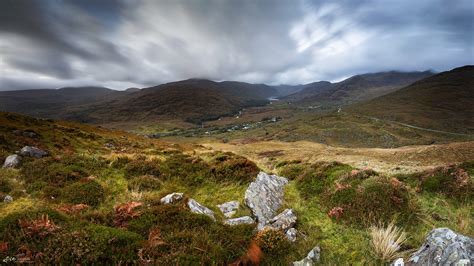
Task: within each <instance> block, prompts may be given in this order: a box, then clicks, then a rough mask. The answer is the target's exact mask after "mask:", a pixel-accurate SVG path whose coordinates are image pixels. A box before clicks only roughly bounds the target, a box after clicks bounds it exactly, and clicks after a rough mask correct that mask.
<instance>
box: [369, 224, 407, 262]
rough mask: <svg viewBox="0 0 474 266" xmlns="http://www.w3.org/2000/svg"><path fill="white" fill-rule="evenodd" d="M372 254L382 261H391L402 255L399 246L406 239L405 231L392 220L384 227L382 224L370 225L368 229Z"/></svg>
mask: <svg viewBox="0 0 474 266" xmlns="http://www.w3.org/2000/svg"><path fill="white" fill-rule="evenodd" d="M369 234H370V237H371V245H372V248H373V253H374V255H375V256H376V257H377V258H378V259H380V260H382V261H384V262H388V261H392V260H393V259H396V258H397V257H400V256H402V255H403V252H400V247H401V246H402V245H403V243H405V241H406V240H407V236H406V233H405V232H404V231H403V230H402V229H400V228H398V227H397V226H395V224H394V223H393V222H391V223H389V224H388V225H387V226H386V227H385V226H383V224H379V225H375V226H371V227H370V229H369Z"/></svg>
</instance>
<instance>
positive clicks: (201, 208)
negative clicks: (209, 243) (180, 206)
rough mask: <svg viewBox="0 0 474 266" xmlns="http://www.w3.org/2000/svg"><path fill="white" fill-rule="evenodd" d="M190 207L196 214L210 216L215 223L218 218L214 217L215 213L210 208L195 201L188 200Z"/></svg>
mask: <svg viewBox="0 0 474 266" xmlns="http://www.w3.org/2000/svg"><path fill="white" fill-rule="evenodd" d="M188 207H189V209H190V210H191V211H192V212H194V213H198V214H204V215H207V216H209V217H210V218H211V219H212V220H214V221H215V220H216V218H215V217H214V212H213V211H211V210H210V209H209V208H207V207H205V206H203V205H201V204H199V202H197V201H195V200H194V199H189V200H188Z"/></svg>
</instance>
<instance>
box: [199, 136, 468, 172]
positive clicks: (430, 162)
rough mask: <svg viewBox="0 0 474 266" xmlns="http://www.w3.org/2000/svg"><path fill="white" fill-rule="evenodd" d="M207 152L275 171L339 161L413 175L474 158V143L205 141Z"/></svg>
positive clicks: (358, 166) (359, 166)
mask: <svg viewBox="0 0 474 266" xmlns="http://www.w3.org/2000/svg"><path fill="white" fill-rule="evenodd" d="M202 145H203V146H204V147H205V148H206V149H203V150H208V149H211V150H216V151H225V152H233V153H236V154H239V155H241V156H244V157H247V158H249V159H251V160H252V161H254V162H256V163H257V164H258V165H259V166H260V167H261V168H263V169H267V170H269V171H273V170H274V169H275V164H276V162H279V161H282V160H286V161H291V160H300V161H302V162H307V163H314V162H317V161H338V162H342V163H345V164H349V165H352V166H354V167H357V168H371V169H374V170H375V171H378V172H383V173H387V174H401V173H414V172H418V171H423V170H426V169H430V168H434V167H438V166H443V165H447V164H452V163H460V162H465V161H469V160H472V159H473V158H474V141H470V142H456V143H449V144H436V145H417V146H405V147H400V148H392V149H382V148H343V147H333V146H329V145H325V144H320V143H315V142H310V141H296V142H282V141H257V142H249V143H241V142H240V143H239V142H229V143H222V142H204V143H203V144H202Z"/></svg>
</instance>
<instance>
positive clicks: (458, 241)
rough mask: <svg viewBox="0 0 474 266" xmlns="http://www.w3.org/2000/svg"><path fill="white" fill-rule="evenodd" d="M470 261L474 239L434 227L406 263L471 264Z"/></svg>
mask: <svg viewBox="0 0 474 266" xmlns="http://www.w3.org/2000/svg"><path fill="white" fill-rule="evenodd" d="M472 261H474V239H472V238H470V237H467V236H463V235H461V234H457V233H455V232H453V231H452V230H450V229H449V228H436V229H434V230H432V231H431V232H430V233H429V234H428V237H427V238H426V240H425V243H423V245H422V246H421V247H420V249H418V251H416V252H415V253H413V254H412V255H411V257H410V259H409V260H408V263H407V265H472V263H470V262H472ZM466 263H467V264H466Z"/></svg>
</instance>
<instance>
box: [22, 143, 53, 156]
mask: <svg viewBox="0 0 474 266" xmlns="http://www.w3.org/2000/svg"><path fill="white" fill-rule="evenodd" d="M20 155H22V156H29V157H34V158H42V157H44V156H47V155H48V153H47V152H45V151H43V150H42V149H39V148H37V147H33V146H25V147H23V148H22V149H21V151H20Z"/></svg>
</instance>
